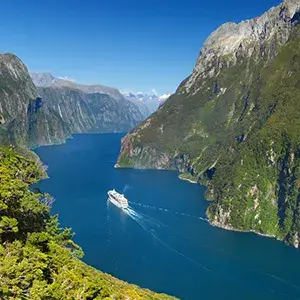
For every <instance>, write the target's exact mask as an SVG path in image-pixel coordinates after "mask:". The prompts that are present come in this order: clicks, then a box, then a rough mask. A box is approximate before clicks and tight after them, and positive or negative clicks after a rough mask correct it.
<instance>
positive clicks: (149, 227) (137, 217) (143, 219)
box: [123, 207, 213, 272]
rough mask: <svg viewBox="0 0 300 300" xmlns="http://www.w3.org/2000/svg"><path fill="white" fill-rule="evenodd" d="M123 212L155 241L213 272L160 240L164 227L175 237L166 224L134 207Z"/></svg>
mask: <svg viewBox="0 0 300 300" xmlns="http://www.w3.org/2000/svg"><path fill="white" fill-rule="evenodd" d="M123 211H124V212H125V213H126V214H127V215H128V216H129V217H130V218H132V219H133V220H134V221H136V222H137V223H138V224H139V225H140V226H141V228H142V229H143V230H144V231H145V232H147V233H148V234H150V235H151V236H152V237H153V239H155V240H156V241H157V242H158V243H159V244H161V245H162V246H163V247H165V248H166V249H168V250H170V251H172V252H174V253H176V254H177V255H179V256H181V257H183V258H184V259H186V260H188V261H189V262H191V263H192V264H194V265H196V266H198V267H200V268H202V269H204V270H206V271H210V272H211V271H213V270H212V269H210V268H208V267H206V266H204V265H202V264H201V263H199V262H198V261H196V260H194V259H193V258H191V257H189V256H188V255H186V254H184V253H182V252H181V251H179V250H177V249H176V248H174V247H173V246H171V245H170V244H169V243H167V242H165V241H163V240H162V239H161V238H159V237H158V234H159V231H161V229H162V227H163V229H165V230H168V231H169V233H170V231H171V233H172V234H173V235H174V232H173V231H172V230H171V229H169V227H168V226H166V225H165V224H163V223H162V222H160V221H158V220H156V219H154V218H152V217H150V216H148V215H146V214H143V213H140V212H137V211H135V210H134V209H133V208H132V207H128V208H127V209H124V210H123Z"/></svg>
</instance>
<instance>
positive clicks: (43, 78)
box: [30, 72, 124, 100]
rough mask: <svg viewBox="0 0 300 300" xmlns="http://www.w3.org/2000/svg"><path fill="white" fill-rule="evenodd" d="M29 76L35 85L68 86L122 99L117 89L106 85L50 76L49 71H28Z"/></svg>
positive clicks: (89, 92) (85, 91)
mask: <svg viewBox="0 0 300 300" xmlns="http://www.w3.org/2000/svg"><path fill="white" fill-rule="evenodd" d="M30 76H31V78H32V80H33V82H34V84H35V85H36V86H37V87H69V88H72V89H78V90H81V91H83V92H84V93H87V94H93V93H101V94H107V95H110V96H111V97H113V98H115V99H116V100H121V99H123V100H124V97H123V95H122V94H121V93H120V92H119V90H118V89H116V88H112V87H108V86H105V85H101V84H94V85H85V84H80V83H77V82H75V81H73V80H70V79H68V78H59V77H54V76H52V74H51V73H38V72H30Z"/></svg>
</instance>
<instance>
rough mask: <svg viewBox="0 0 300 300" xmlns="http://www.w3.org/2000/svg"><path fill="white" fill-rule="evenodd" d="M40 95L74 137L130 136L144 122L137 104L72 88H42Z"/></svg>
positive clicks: (39, 91)
mask: <svg viewBox="0 0 300 300" xmlns="http://www.w3.org/2000/svg"><path fill="white" fill-rule="evenodd" d="M38 94H39V96H40V97H41V98H42V101H43V103H44V104H45V106H47V107H48V108H49V109H50V110H53V111H55V112H56V114H57V115H59V116H60V118H61V119H62V120H64V122H65V123H66V124H67V125H68V128H69V130H70V132H71V133H86V132H98V133H99V132H127V131H128V130H130V129H131V128H133V127H134V126H135V125H136V124H137V123H139V122H140V121H141V120H142V119H143V116H142V114H141V113H140V111H139V110H138V108H137V107H136V106H135V105H134V104H132V103H131V102H129V101H126V100H123V99H120V100H118V99H115V98H113V97H111V96H109V95H107V94H100V93H84V92H82V91H81V90H78V89H73V88H69V87H44V88H43V87H39V88H38Z"/></svg>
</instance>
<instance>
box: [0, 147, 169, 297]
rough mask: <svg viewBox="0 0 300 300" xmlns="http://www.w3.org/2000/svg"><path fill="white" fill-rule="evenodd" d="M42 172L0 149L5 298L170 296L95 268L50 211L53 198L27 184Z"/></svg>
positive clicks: (0, 257)
mask: <svg viewBox="0 0 300 300" xmlns="http://www.w3.org/2000/svg"><path fill="white" fill-rule="evenodd" d="M42 175H43V172H42V170H41V169H40V167H39V166H38V165H37V164H36V163H35V162H34V161H32V160H30V159H26V158H24V157H23V156H21V155H19V154H16V153H15V152H14V150H13V149H12V148H0V183H1V185H0V240H1V244H0V278H1V280H0V298H1V299H33V300H34V299H59V300H61V299H169V298H170V297H168V296H166V295H160V294H155V293H153V292H151V291H149V290H144V289H141V288H138V287H137V286H134V285H130V284H127V283H125V282H122V281H120V280H118V279H115V278H113V277H111V276H110V275H107V274H104V273H102V272H100V271H97V270H95V269H93V268H91V267H89V266H87V265H85V264H84V263H83V262H81V261H80V260H79V258H80V257H81V256H82V255H83V252H82V250H81V248H80V247H79V246H77V245H76V244H75V243H74V242H73V241H72V236H73V234H72V232H71V231H70V230H69V229H61V228H59V224H58V218H57V216H51V215H50V207H51V204H52V203H53V199H52V197H51V196H50V195H48V194H42V193H41V192H39V191H38V192H36V193H34V192H32V191H30V190H29V186H30V185H31V184H33V183H35V182H37V181H38V180H39V179H40V178H41V176H42Z"/></svg>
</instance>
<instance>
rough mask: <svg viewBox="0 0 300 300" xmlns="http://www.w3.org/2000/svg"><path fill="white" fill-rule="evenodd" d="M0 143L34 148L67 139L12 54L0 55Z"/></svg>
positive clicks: (60, 120) (53, 113)
mask: <svg viewBox="0 0 300 300" xmlns="http://www.w3.org/2000/svg"><path fill="white" fill-rule="evenodd" d="M0 120H1V121H0V143H1V144H8V143H11V142H13V143H15V144H20V145H26V146H35V145H41V144H48V143H56V142H59V141H61V140H64V139H65V138H66V137H67V136H69V131H68V128H67V126H66V124H65V123H64V122H63V120H62V119H61V118H60V117H59V115H57V114H56V113H55V112H54V111H52V110H51V109H49V108H47V107H45V106H44V105H43V103H42V102H41V101H40V99H38V98H37V90H36V87H35V86H34V84H33V82H32V80H31V79H30V76H29V74H28V71H27V68H26V66H25V65H24V64H23V63H22V62H21V61H20V59H19V58H17V57H16V56H14V55H13V54H2V55H0Z"/></svg>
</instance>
